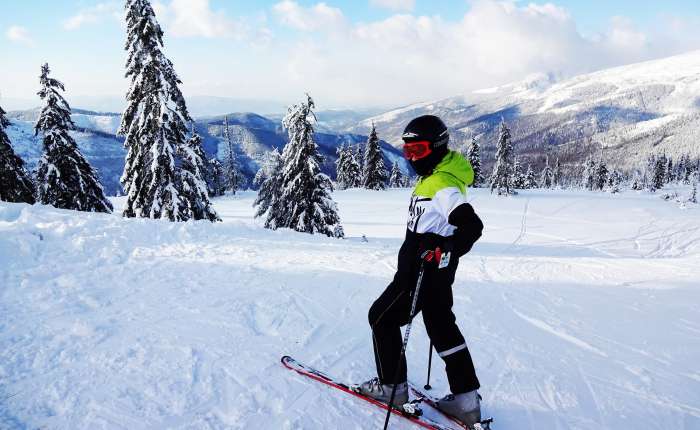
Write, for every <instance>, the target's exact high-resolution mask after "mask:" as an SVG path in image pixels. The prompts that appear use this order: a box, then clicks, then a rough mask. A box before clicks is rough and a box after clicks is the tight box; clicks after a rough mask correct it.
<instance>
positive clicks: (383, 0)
mask: <svg viewBox="0 0 700 430" xmlns="http://www.w3.org/2000/svg"><path fill="white" fill-rule="evenodd" d="M369 3H370V4H371V5H372V6H376V7H381V8H384V9H389V10H394V11H400V12H407V11H412V10H413V8H415V7H416V1H415V0H370V1H369Z"/></svg>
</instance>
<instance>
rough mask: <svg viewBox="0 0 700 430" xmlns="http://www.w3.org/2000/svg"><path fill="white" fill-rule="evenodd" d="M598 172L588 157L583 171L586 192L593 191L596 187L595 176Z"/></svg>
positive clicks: (591, 158) (595, 164)
mask: <svg viewBox="0 0 700 430" xmlns="http://www.w3.org/2000/svg"><path fill="white" fill-rule="evenodd" d="M597 172H598V165H597V163H596V162H595V160H594V159H593V157H588V160H586V164H585V167H584V170H583V185H584V187H586V189H587V190H589V191H593V190H594V189H595V187H596V175H597Z"/></svg>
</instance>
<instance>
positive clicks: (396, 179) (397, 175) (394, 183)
mask: <svg viewBox="0 0 700 430" xmlns="http://www.w3.org/2000/svg"><path fill="white" fill-rule="evenodd" d="M389 186H390V187H392V188H403V187H405V186H406V178H405V177H404V174H403V172H402V171H401V168H400V167H399V162H398V161H394V164H393V165H392V166H391V175H390V177H389Z"/></svg>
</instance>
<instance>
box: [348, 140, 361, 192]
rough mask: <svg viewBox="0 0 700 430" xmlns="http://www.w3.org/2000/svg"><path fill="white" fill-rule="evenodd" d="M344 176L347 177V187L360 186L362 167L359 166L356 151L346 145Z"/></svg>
mask: <svg viewBox="0 0 700 430" xmlns="http://www.w3.org/2000/svg"><path fill="white" fill-rule="evenodd" d="M345 176H346V178H347V187H348V188H360V187H362V167H360V158H359V157H358V152H356V151H354V150H352V148H350V147H348V152H347V164H346V165H345Z"/></svg>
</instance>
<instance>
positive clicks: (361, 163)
mask: <svg viewBox="0 0 700 430" xmlns="http://www.w3.org/2000/svg"><path fill="white" fill-rule="evenodd" d="M355 161H357V165H358V167H359V168H360V175H359V178H358V185H357V186H358V187H362V186H363V185H362V172H364V171H365V150H364V146H363V145H362V144H361V143H358V144H357V147H355Z"/></svg>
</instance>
